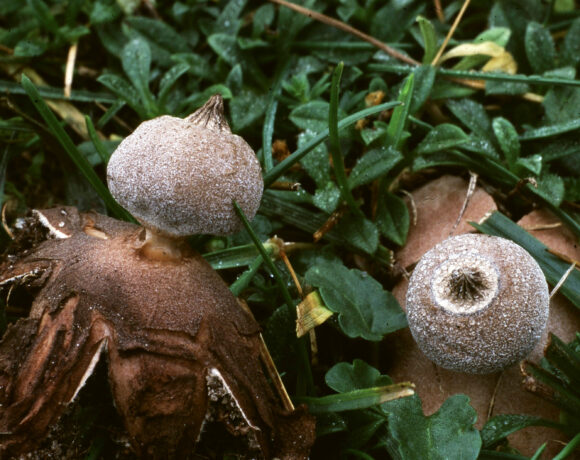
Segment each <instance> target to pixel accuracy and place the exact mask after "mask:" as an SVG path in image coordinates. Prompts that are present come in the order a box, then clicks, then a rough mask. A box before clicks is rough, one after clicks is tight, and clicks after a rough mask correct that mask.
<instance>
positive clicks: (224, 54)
mask: <svg viewBox="0 0 580 460" xmlns="http://www.w3.org/2000/svg"><path fill="white" fill-rule="evenodd" d="M207 43H208V44H209V46H211V48H212V49H213V50H214V51H215V53H216V54H217V55H218V56H219V57H221V58H222V59H223V60H224V61H226V62H227V63H228V64H229V65H230V66H232V67H233V66H235V65H236V64H237V63H238V62H240V61H241V59H242V58H241V54H240V50H239V49H238V43H237V41H236V37H235V36H232V35H228V34H213V35H210V36H209V37H208V38H207Z"/></svg>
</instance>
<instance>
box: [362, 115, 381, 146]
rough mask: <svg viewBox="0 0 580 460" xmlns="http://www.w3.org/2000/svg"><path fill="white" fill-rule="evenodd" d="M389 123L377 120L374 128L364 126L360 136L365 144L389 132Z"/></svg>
mask: <svg viewBox="0 0 580 460" xmlns="http://www.w3.org/2000/svg"><path fill="white" fill-rule="evenodd" d="M387 129H388V125H387V124H386V123H385V122H384V121H378V120H377V121H375V122H374V123H373V127H372V128H364V129H362V130H361V131H360V137H361V139H362V140H363V142H364V143H365V145H369V144H372V143H373V142H374V141H376V140H377V139H380V138H381V137H384V136H385V134H386V133H387Z"/></svg>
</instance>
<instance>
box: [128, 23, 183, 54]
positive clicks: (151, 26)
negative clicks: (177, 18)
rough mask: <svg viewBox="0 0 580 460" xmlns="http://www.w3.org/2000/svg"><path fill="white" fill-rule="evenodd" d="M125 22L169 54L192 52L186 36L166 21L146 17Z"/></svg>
mask: <svg viewBox="0 0 580 460" xmlns="http://www.w3.org/2000/svg"><path fill="white" fill-rule="evenodd" d="M125 21H126V22H127V24H129V25H130V26H131V27H133V28H135V29H136V30H138V31H139V33H140V34H142V35H143V36H144V37H146V38H147V40H148V41H149V42H150V43H153V44H155V45H157V47H159V48H161V49H163V50H164V51H166V52H168V53H169V54H174V53H187V52H188V51H189V50H190V47H189V44H188V42H187V40H186V39H185V38H184V34H183V33H180V32H179V31H177V30H175V29H174V28H173V27H172V26H171V25H169V24H168V23H167V22H165V21H159V20H158V19H151V18H147V17H144V16H128V17H127V18H126V19H125Z"/></svg>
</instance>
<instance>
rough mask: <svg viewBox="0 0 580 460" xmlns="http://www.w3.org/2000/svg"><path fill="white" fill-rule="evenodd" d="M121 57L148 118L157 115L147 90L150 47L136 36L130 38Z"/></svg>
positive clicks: (152, 99) (153, 102)
mask: <svg viewBox="0 0 580 460" xmlns="http://www.w3.org/2000/svg"><path fill="white" fill-rule="evenodd" d="M121 59H122V63H123V70H124V71H125V73H126V74H127V76H128V77H129V80H130V82H131V83H132V84H133V86H134V87H135V89H136V90H137V92H138V93H139V97H140V99H141V101H142V103H143V106H144V107H145V110H146V112H147V114H148V118H151V117H153V116H155V115H157V107H156V104H155V100H154V98H153V95H152V94H151V91H150V90H149V71H150V68H151V49H150V48H149V44H148V43H147V41H145V40H142V39H138V38H136V39H133V40H131V41H130V42H129V43H127V45H125V46H124V47H123V53H122V55H121ZM127 102H128V101H127Z"/></svg>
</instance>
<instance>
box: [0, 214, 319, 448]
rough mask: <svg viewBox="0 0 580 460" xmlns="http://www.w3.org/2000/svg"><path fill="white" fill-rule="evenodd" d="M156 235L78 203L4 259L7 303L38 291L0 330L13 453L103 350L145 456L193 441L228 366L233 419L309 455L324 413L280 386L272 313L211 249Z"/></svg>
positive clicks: (121, 407)
mask: <svg viewBox="0 0 580 460" xmlns="http://www.w3.org/2000/svg"><path fill="white" fill-rule="evenodd" d="M39 216H42V218H39ZM47 223H48V224H50V225H47ZM51 228H58V229H59V233H58V235H56V234H54V232H51ZM31 241H33V242H34V243H33V244H32V247H31V244H30V242H31ZM145 241H146V239H144V238H143V235H142V229H141V228H140V227H137V226H135V225H132V224H127V223H122V222H118V221H115V220H114V219H111V218H108V217H105V216H101V215H98V214H93V213H91V214H79V213H78V212H77V211H76V209H74V208H59V209H53V210H47V211H38V212H37V216H36V219H34V220H31V221H29V226H28V227H27V228H26V229H25V230H24V232H23V234H21V235H20V238H19V239H18V240H17V241H16V242H15V244H14V246H13V253H12V254H9V255H7V256H6V257H5V259H4V262H3V264H2V266H0V286H1V287H3V288H4V294H5V295H6V296H7V303H8V304H10V303H11V301H12V300H16V295H15V293H17V292H25V293H27V295H28V296H29V298H33V299H34V300H33V301H32V306H31V309H30V315H29V316H28V317H27V318H22V319H20V320H19V321H17V322H16V323H14V324H12V325H10V326H9V327H8V329H7V331H6V333H5V335H4V337H3V339H2V341H1V342H0V407H2V411H0V433H2V434H1V437H0V458H10V457H11V456H19V455H21V454H24V453H28V452H31V451H33V450H34V449H35V448H36V447H37V446H38V444H39V443H40V442H41V440H42V439H43V438H44V437H45V436H46V434H47V432H48V429H49V427H50V426H51V425H53V424H54V423H55V421H56V420H57V419H58V418H59V417H60V416H61V415H62V413H63V412H64V411H65V409H66V407H67V405H68V404H69V403H70V402H71V401H72V400H74V399H75V397H76V396H77V395H78V393H79V391H80V390H81V388H82V387H83V385H84V383H85V382H86V381H87V379H88V378H89V377H90V375H91V374H92V373H93V371H94V369H95V367H96V365H97V363H98V362H99V360H100V357H101V356H102V355H103V354H104V355H106V356H107V368H108V379H109V383H110V387H111V391H112V395H113V399H114V402H115V406H116V408H117V411H118V412H119V414H120V416H121V418H122V420H123V422H124V425H125V428H126V430H127V432H128V434H129V440H130V443H131V446H132V448H133V450H134V452H135V453H136V454H137V455H138V456H139V457H141V458H164V459H166V458H187V457H188V456H189V455H191V453H192V451H193V449H194V448H195V447H196V442H197V441H196V440H198V439H199V437H200V433H201V431H202V427H203V425H204V422H205V419H206V415H207V414H208V413H209V411H210V407H211V404H210V399H211V398H212V397H214V396H215V389H214V388H213V387H215V385H214V384H215V381H216V376H218V375H219V383H220V384H221V387H222V388H226V389H227V391H226V392H225V393H224V392H223V391H222V393H224V395H225V396H227V400H228V401H230V402H231V403H232V404H233V405H234V406H235V409H236V410H235V411H234V410H233V409H232V411H230V410H228V409H227V408H226V409H225V410H224V409H222V410H221V412H213V413H214V415H215V414H219V415H220V417H219V423H221V424H223V425H224V426H225V428H226V429H227V431H229V432H230V433H231V434H232V435H234V436H237V435H243V437H244V438H245V439H248V440H252V441H251V444H252V445H251V446H248V449H250V450H251V451H254V452H256V455H254V456H255V457H260V456H263V457H264V458H273V457H281V458H296V459H298V458H306V457H307V456H308V452H309V449H310V446H311V445H312V443H313V442H314V419H313V417H311V416H309V415H308V414H307V413H306V412H305V409H304V408H298V409H296V410H292V411H290V410H286V409H284V408H283V404H282V402H281V399H280V397H279V396H278V395H277V394H276V393H275V392H274V391H273V389H272V388H271V387H270V384H269V379H268V377H267V376H266V375H265V374H264V372H263V367H262V363H261V361H260V350H261V347H262V344H261V341H260V336H259V330H260V328H259V325H258V324H257V323H256V322H255V320H254V319H253V318H252V317H251V316H250V314H248V313H246V312H245V311H244V310H243V309H242V308H241V307H240V305H239V304H238V302H237V300H236V299H235V297H234V296H233V295H232V294H231V293H230V291H229V289H228V287H227V286H226V285H225V283H224V282H223V281H222V280H221V278H220V277H219V275H218V274H217V273H216V272H215V271H214V270H213V269H212V268H211V267H210V266H209V264H208V263H207V262H205V260H204V259H203V258H202V257H201V256H200V255H199V254H197V253H195V252H193V251H191V250H188V249H187V247H186V246H183V247H181V249H180V251H181V252H180V257H179V258H172V257H169V258H157V257H148V256H146V255H144V254H143V252H142V251H141V248H142V247H143V245H144V244H145ZM208 376H209V377H208ZM226 393H227V395H226ZM220 394H221V393H220ZM212 395H213V396H212ZM225 396H223V397H224V398H225ZM230 406H231V405H230ZM231 407H232V408H233V406H231ZM230 412H231V414H230ZM240 414H241V415H240ZM229 415H231V417H229ZM242 422H243V423H242ZM202 439H203V437H202Z"/></svg>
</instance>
